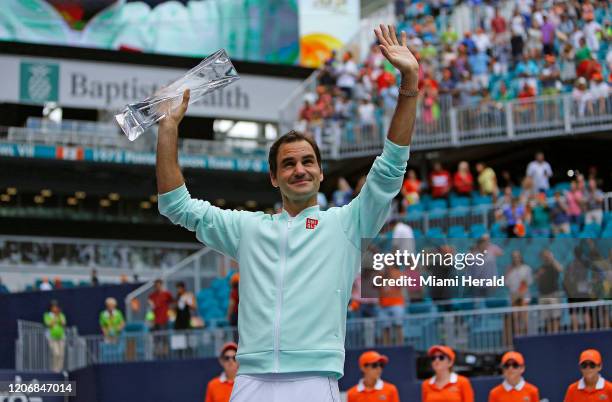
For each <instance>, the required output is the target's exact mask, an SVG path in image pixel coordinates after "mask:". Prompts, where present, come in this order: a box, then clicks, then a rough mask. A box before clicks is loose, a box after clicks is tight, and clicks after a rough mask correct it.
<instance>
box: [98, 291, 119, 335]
mask: <svg viewBox="0 0 612 402" xmlns="http://www.w3.org/2000/svg"><path fill="white" fill-rule="evenodd" d="M104 304H105V305H106V309H105V310H103V311H102V312H100V318H99V320H98V321H99V323H100V328H101V329H102V333H103V334H104V341H105V342H108V343H117V342H118V341H119V337H120V336H121V332H123V328H125V319H124V318H123V314H122V313H121V311H120V310H119V309H117V300H115V299H114V298H113V297H109V298H107V299H106V301H105V302H104Z"/></svg>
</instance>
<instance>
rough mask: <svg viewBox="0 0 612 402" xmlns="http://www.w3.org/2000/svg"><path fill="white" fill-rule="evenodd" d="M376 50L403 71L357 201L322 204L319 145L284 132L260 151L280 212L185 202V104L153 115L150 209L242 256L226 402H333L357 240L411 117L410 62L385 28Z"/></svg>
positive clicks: (381, 210) (372, 217)
mask: <svg viewBox="0 0 612 402" xmlns="http://www.w3.org/2000/svg"><path fill="white" fill-rule="evenodd" d="M375 33H376V36H377V38H378V40H379V42H380V47H381V50H382V52H383V54H384V55H385V57H386V58H387V59H388V60H389V61H390V62H391V63H392V64H393V65H394V66H395V67H396V68H397V69H399V70H400V72H401V74H402V82H401V86H400V94H401V96H400V97H399V99H398V102H397V107H396V110H395V113H394V115H393V118H392V120H391V125H390V128H389V134H388V136H387V140H386V141H385V145H384V149H383V153H382V155H381V156H379V157H378V158H376V160H375V161H374V164H373V166H372V169H371V170H370V173H369V175H368V177H367V180H366V183H365V185H364V187H363V188H362V190H361V192H360V194H359V196H358V197H356V198H355V199H354V200H353V201H351V202H350V203H349V204H348V205H346V206H343V207H340V208H331V209H329V210H327V211H321V210H320V209H319V206H318V205H317V193H318V191H319V185H320V182H321V181H322V180H323V172H322V170H321V156H320V153H319V150H318V148H317V145H316V143H314V142H313V141H312V140H310V139H309V138H308V137H305V136H304V135H302V134H300V133H297V132H290V133H288V134H285V135H283V136H281V137H280V138H278V139H277V140H276V142H275V143H274V144H273V145H272V147H271V149H270V155H269V163H270V178H271V181H272V185H273V186H274V187H277V188H279V189H280V193H281V195H282V200H283V211H282V212H281V213H279V214H276V215H268V214H264V213H262V212H257V213H254V212H244V211H243V212H239V211H228V210H222V209H219V208H217V207H214V206H212V205H211V204H210V203H209V202H208V201H201V200H197V199H193V198H191V196H190V195H189V192H188V191H187V188H186V187H185V182H184V179H183V176H182V175H181V171H180V167H179V165H178V158H177V138H178V124H179V122H180V121H181V119H182V117H183V115H184V114H185V111H186V110H187V105H188V102H189V93H188V92H186V93H185V94H184V96H183V103H182V105H181V106H179V107H178V108H177V109H176V110H174V111H172V112H171V113H170V114H169V116H168V117H166V118H165V119H164V120H162V121H161V124H160V127H159V136H158V144H157V185H158V192H159V194H160V195H159V198H158V203H159V210H160V212H161V214H162V215H164V216H167V217H168V218H169V219H170V220H171V221H172V222H173V223H175V224H178V225H181V226H183V227H185V228H187V229H189V230H191V231H194V232H195V233H196V237H197V238H198V240H200V241H201V242H203V243H204V244H206V245H207V246H209V247H211V248H213V249H215V250H218V251H220V252H221V253H223V254H225V255H228V256H230V257H231V258H234V259H236V260H237V261H238V262H239V263H240V304H239V314H238V317H239V319H238V332H239V335H240V336H239V338H240V344H239V347H238V354H237V357H238V361H239V362H240V369H239V372H238V377H237V378H236V382H235V384H234V388H233V391H232V398H231V401H232V402H243V401H256V402H259V401H262V402H274V401H282V402H286V401H291V402H301V401H309V402H328V401H329V402H331V401H334V402H338V401H339V392H338V383H337V379H338V378H340V377H341V376H342V375H343V367H344V337H345V332H346V309H347V305H348V302H349V299H350V295H351V286H352V283H353V280H354V279H355V276H356V275H357V273H358V271H359V265H360V251H361V239H362V238H371V237H374V236H375V235H376V234H377V233H378V231H379V230H380V229H381V227H382V225H383V224H384V222H385V219H386V218H387V216H388V214H389V212H390V206H391V200H392V199H393V198H394V197H395V196H396V195H397V193H398V192H399V190H400V187H401V185H402V181H403V177H404V173H405V170H406V162H407V160H408V156H409V150H410V149H409V145H410V141H411V138H412V132H413V128H414V121H415V117H416V102H417V98H416V96H417V94H418V91H417V86H418V68H419V66H418V63H417V61H416V59H415V58H414V56H413V55H412V54H411V53H410V51H409V50H408V47H407V46H406V34H405V33H403V32H402V35H401V38H398V37H397V35H396V33H395V29H394V28H393V27H386V26H382V25H381V27H380V28H379V29H376V30H375Z"/></svg>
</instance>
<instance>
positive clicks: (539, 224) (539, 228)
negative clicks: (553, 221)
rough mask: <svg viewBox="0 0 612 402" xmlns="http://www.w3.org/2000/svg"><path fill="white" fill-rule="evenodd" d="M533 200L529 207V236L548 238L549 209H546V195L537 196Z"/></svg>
mask: <svg viewBox="0 0 612 402" xmlns="http://www.w3.org/2000/svg"><path fill="white" fill-rule="evenodd" d="M535 200H536V201H535V203H534V205H533V206H532V207H531V224H530V229H531V236H532V237H548V236H549V235H550V209H549V208H548V201H547V200H546V194H544V193H540V194H538V195H537V196H536V197H535Z"/></svg>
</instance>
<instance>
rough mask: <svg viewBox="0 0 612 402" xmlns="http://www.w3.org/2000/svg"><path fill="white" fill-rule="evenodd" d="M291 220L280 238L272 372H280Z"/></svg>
mask: <svg viewBox="0 0 612 402" xmlns="http://www.w3.org/2000/svg"><path fill="white" fill-rule="evenodd" d="M291 222H292V220H289V219H288V220H287V225H285V227H284V228H283V234H282V238H281V241H282V243H281V255H280V262H281V264H280V270H279V272H278V275H277V277H276V289H277V291H276V317H275V318H274V372H275V373H278V372H279V371H280V356H279V355H280V320H281V310H282V307H283V277H284V274H285V265H286V264H287V243H288V242H289V235H288V232H289V228H290V227H291Z"/></svg>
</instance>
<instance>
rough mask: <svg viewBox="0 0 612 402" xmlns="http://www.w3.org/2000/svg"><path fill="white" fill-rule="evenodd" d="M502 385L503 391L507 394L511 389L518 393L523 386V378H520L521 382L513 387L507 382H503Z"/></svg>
mask: <svg viewBox="0 0 612 402" xmlns="http://www.w3.org/2000/svg"><path fill="white" fill-rule="evenodd" d="M502 385H503V386H504V389H505V390H506V391H508V392H510V391H512V390H513V389H515V390H517V391H520V390H522V389H523V387H524V386H525V380H524V379H523V377H521V380H520V381H519V382H518V384H516V385H515V386H512V385H510V383H509V382H508V381H504V382H503V383H502Z"/></svg>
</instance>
